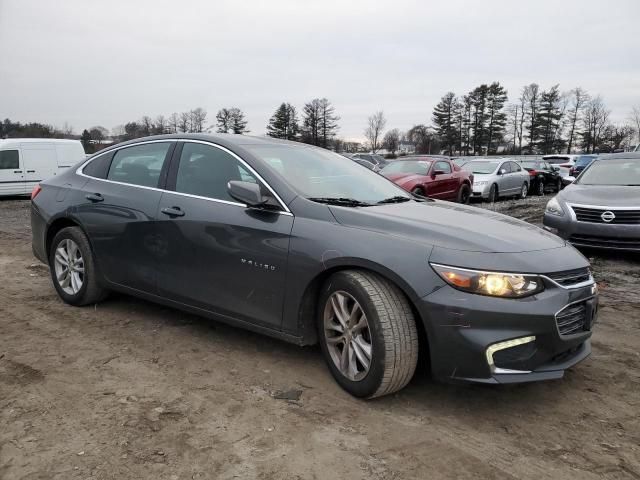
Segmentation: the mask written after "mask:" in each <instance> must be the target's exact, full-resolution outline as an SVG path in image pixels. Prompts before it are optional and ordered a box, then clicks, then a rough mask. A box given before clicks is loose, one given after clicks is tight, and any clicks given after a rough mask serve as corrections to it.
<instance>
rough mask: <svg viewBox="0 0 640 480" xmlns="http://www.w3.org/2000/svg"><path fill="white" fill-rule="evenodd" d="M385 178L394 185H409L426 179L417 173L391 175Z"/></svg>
mask: <svg viewBox="0 0 640 480" xmlns="http://www.w3.org/2000/svg"><path fill="white" fill-rule="evenodd" d="M383 175H384V174H383ZM384 176H385V177H386V178H388V179H389V180H391V181H392V182H394V183H409V182H413V181H419V180H420V179H424V175H418V174H416V173H389V174H386V175H384Z"/></svg>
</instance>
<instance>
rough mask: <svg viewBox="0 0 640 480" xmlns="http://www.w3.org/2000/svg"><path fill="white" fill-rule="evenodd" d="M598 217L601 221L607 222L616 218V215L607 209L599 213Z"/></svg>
mask: <svg viewBox="0 0 640 480" xmlns="http://www.w3.org/2000/svg"><path fill="white" fill-rule="evenodd" d="M600 218H601V219H602V221H603V222H607V223H609V222H612V221H613V220H614V219H615V218H616V215H615V214H614V213H613V212H610V211H609V210H607V211H606V212H604V213H603V214H602V215H600Z"/></svg>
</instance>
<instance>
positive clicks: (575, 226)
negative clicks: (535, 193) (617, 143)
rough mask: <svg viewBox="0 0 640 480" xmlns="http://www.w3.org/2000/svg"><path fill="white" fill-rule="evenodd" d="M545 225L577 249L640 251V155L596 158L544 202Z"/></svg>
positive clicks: (616, 155)
mask: <svg viewBox="0 0 640 480" xmlns="http://www.w3.org/2000/svg"><path fill="white" fill-rule="evenodd" d="M544 225H545V228H547V229H548V230H550V231H552V232H553V233H556V234H558V235H559V236H561V237H562V238H565V239H567V240H569V241H570V242H571V243H573V244H574V245H576V246H580V247H595V248H609V249H615V250H632V251H640V154H638V153H617V154H613V155H601V156H600V157H598V159H597V160H594V161H593V162H592V163H591V164H590V165H589V166H588V167H587V168H585V169H584V170H583V171H582V173H581V174H580V176H579V177H578V178H577V179H576V181H575V182H574V183H573V184H572V185H570V186H569V187H567V188H565V189H564V190H563V191H562V192H561V193H560V194H559V195H557V196H556V197H554V198H552V199H551V200H550V201H549V203H548V204H547V208H546V210H545V213H544Z"/></svg>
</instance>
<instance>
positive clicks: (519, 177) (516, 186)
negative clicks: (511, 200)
mask: <svg viewBox="0 0 640 480" xmlns="http://www.w3.org/2000/svg"><path fill="white" fill-rule="evenodd" d="M509 166H510V168H511V178H512V182H513V183H512V185H513V193H514V194H516V193H520V190H521V188H522V184H523V183H527V186H528V184H529V182H528V177H529V172H527V171H526V170H525V169H524V168H522V167H521V166H520V164H518V163H516V162H509Z"/></svg>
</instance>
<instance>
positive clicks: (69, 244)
mask: <svg viewBox="0 0 640 480" xmlns="http://www.w3.org/2000/svg"><path fill="white" fill-rule="evenodd" d="M65 255H66V257H65ZM69 257H71V258H73V259H74V260H73V265H74V266H73V267H72V272H69V268H68V267H67V268H66V270H65V268H64V264H65V262H66V264H67V265H68V264H69V262H68V258H69ZM49 269H50V271H51V280H52V281H53V286H54V287H55V289H56V291H57V292H58V295H59V296H60V298H61V299H62V300H63V301H64V302H65V303H68V304H70V305H75V306H82V305H89V304H94V303H98V302H99V301H101V300H103V299H104V298H105V297H106V294H107V291H106V290H105V289H104V288H102V287H101V286H100V284H99V282H98V273H97V270H96V266H95V261H94V258H93V253H92V252H91V247H90V245H89V240H88V239H87V236H86V235H85V234H84V232H83V231H82V229H80V228H79V227H67V228H63V229H62V230H60V231H59V232H58V233H57V234H56V235H55V236H54V237H53V241H52V242H51V249H50V251H49ZM65 271H66V272H67V275H65V274H64V272H65ZM74 273H75V275H74ZM74 277H75V278H74ZM59 278H60V280H59Z"/></svg>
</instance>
